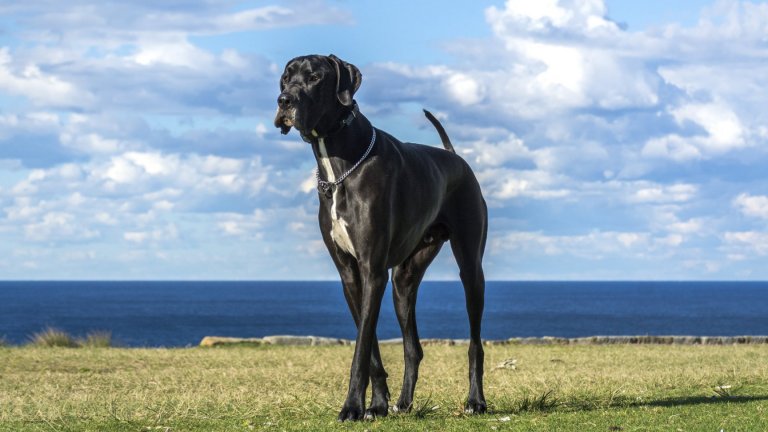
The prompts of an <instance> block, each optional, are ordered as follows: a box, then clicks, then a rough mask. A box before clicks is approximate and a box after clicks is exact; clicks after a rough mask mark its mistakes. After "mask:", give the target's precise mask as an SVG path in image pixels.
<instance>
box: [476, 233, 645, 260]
mask: <svg viewBox="0 0 768 432" xmlns="http://www.w3.org/2000/svg"><path fill="white" fill-rule="evenodd" d="M652 239H653V238H652V237H651V235H650V234H649V233H645V232H614V231H592V232H590V233H587V234H579V235H547V234H544V233H542V232H525V231H514V232H510V233H507V234H505V235H503V236H499V237H496V238H492V239H491V240H490V241H491V244H490V246H491V247H490V249H491V252H492V253H495V254H498V253H501V252H516V253H524V254H544V255H550V256H557V255H570V256H574V257H579V258H583V259H588V260H602V259H605V258H607V257H612V256H614V255H615V254H621V255H630V256H632V255H643V254H645V253H646V252H648V251H649V247H650V246H651V240H652Z"/></svg>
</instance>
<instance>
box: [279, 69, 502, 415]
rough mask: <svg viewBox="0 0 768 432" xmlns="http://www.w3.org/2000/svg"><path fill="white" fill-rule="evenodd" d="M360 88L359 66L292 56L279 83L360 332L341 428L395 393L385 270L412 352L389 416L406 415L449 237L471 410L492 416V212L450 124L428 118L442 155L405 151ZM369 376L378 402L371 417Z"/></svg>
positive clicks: (284, 121) (287, 122) (282, 112)
mask: <svg viewBox="0 0 768 432" xmlns="http://www.w3.org/2000/svg"><path fill="white" fill-rule="evenodd" d="M361 81H362V75H361V73H360V71H359V70H358V68H357V67H355V66H354V65H352V64H350V63H347V62H345V61H342V60H341V59H339V58H338V57H336V56H334V55H330V56H321V55H309V56H302V57H296V58H294V59H293V60H291V61H289V62H288V64H287V65H286V66H285V71H284V72H283V75H282V77H281V79H280V96H279V97H278V99H277V104H278V109H277V114H276V117H275V127H278V128H280V129H281V132H282V133H283V134H287V133H288V131H290V129H291V127H295V128H296V129H297V130H298V131H299V132H300V133H301V137H302V138H303V139H304V141H306V142H307V143H309V145H311V146H312V152H313V153H314V155H315V159H316V160H317V171H316V174H317V183H318V196H319V198H320V210H319V219H320V231H321V232H322V236H323V240H324V242H325V245H326V247H327V248H328V252H329V253H330V255H331V258H332V259H333V262H334V264H335V265H336V268H337V269H338V271H339V275H340V276H341V281H342V284H343V286H344V296H345V297H346V300H347V304H348V306H349V309H350V311H351V312H352V317H353V318H354V320H355V324H356V325H357V340H356V344H355V354H354V357H353V358H352V367H351V372H350V380H349V392H348V393H347V398H346V401H345V402H344V406H343V407H342V409H341V412H340V413H339V420H340V421H345V420H360V419H363V418H364V419H372V418H374V417H375V416H385V415H387V410H388V404H389V389H388V388H387V373H386V372H385V371H384V366H383V364H382V362H381V356H380V354H379V344H378V340H377V338H376V322H377V321H378V317H379V309H380V306H381V300H382V296H383V294H384V290H385V288H386V286H387V280H388V279H389V269H392V286H393V294H394V302H395V311H396V313H397V319H398V322H399V323H400V329H401V330H402V333H403V345H404V352H405V355H404V357H405V373H404V376H403V387H402V391H401V393H400V398H399V399H398V401H397V404H396V405H394V406H393V407H392V410H393V411H408V410H410V408H411V405H412V402H413V391H414V388H415V386H416V380H417V378H418V371H419V363H420V362H421V359H422V358H423V355H424V354H423V351H422V349H421V344H420V342H419V335H418V332H417V330H416V293H417V291H418V288H419V283H420V282H421V280H422V278H423V277H424V272H425V271H426V270H427V266H429V264H430V263H431V262H432V260H433V259H434V258H435V256H436V255H437V253H438V252H439V251H440V248H441V247H442V245H443V243H444V242H445V241H447V240H448V241H450V242H451V249H452V251H453V255H454V256H455V257H456V262H457V263H458V265H459V269H460V277H461V281H462V284H463V285H464V293H465V296H466V305H467V313H468V315H469V327H470V343H469V397H468V398H467V403H466V407H465V411H466V412H467V413H475V414H480V413H484V412H485V411H486V402H485V396H484V395H483V346H482V341H481V340H480V322H481V320H482V315H483V302H484V291H485V278H484V276H483V267H482V259H483V251H484V249H485V241H486V233H487V225H488V216H487V207H486V204H485V200H484V199H483V196H482V194H481V192H480V186H479V184H478V182H477V179H476V178H475V175H474V174H473V173H472V170H471V169H470V167H469V165H468V164H467V163H466V162H465V161H464V159H462V158H461V157H459V156H458V155H456V153H455V152H454V150H453V146H452V145H451V142H450V140H449V139H448V136H447V134H446V133H445V130H444V129H443V127H442V125H440V123H439V122H438V121H437V119H436V118H434V116H432V115H431V114H430V113H429V112H427V111H426V110H425V114H426V116H427V118H428V119H429V120H430V121H431V122H432V124H433V125H434V126H435V128H436V129H437V131H438V133H439V135H440V138H441V139H442V141H443V146H444V147H445V149H442V148H436V147H430V146H425V145H420V144H413V143H403V142H400V141H399V140H397V139H396V138H394V137H392V136H391V135H389V134H388V133H386V132H384V131H382V130H379V129H376V128H374V127H373V126H372V125H371V122H370V121H369V120H368V119H367V118H366V117H365V116H364V115H362V114H361V113H360V111H359V110H358V106H357V103H356V102H355V100H354V99H353V96H354V94H355V92H356V91H357V89H358V88H359V87H360V83H361ZM369 379H370V381H371V385H372V398H371V404H370V406H369V407H368V409H367V410H366V406H365V392H366V388H367V386H368V380H369Z"/></svg>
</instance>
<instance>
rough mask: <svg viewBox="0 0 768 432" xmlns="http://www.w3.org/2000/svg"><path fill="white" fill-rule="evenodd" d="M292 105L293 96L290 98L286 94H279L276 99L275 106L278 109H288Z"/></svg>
mask: <svg viewBox="0 0 768 432" xmlns="http://www.w3.org/2000/svg"><path fill="white" fill-rule="evenodd" d="M292 103H293V96H291V95H290V94H288V93H281V94H280V96H278V97H277V106H279V107H280V108H283V109H285V108H288V107H290V106H291V104H292Z"/></svg>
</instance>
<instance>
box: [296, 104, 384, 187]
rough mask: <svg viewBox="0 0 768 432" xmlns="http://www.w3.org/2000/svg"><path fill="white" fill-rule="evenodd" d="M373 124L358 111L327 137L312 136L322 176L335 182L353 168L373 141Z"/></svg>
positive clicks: (312, 143)
mask: <svg viewBox="0 0 768 432" xmlns="http://www.w3.org/2000/svg"><path fill="white" fill-rule="evenodd" d="M372 132H373V130H372V125H371V122H370V121H368V119H367V118H366V117H365V116H364V115H362V114H360V113H358V114H356V115H355V118H354V119H352V121H350V122H349V123H348V124H347V125H345V127H343V128H341V129H340V130H338V131H337V132H336V133H334V134H331V135H328V136H325V137H319V136H318V137H311V138H309V142H310V144H311V145H312V152H313V153H314V154H315V160H316V161H317V167H318V170H319V172H320V178H321V179H322V180H325V181H330V182H333V181H334V180H336V179H337V178H339V176H341V175H342V174H343V173H345V172H346V171H347V170H349V169H350V168H352V167H353V166H354V165H355V163H357V162H358V161H359V160H360V158H361V157H362V156H363V155H364V154H365V151H366V150H367V149H368V147H369V145H370V143H371V135H372Z"/></svg>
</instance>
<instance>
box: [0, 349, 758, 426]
mask: <svg viewBox="0 0 768 432" xmlns="http://www.w3.org/2000/svg"><path fill="white" fill-rule="evenodd" d="M352 350H353V347H349V346H334V347H281V346H277V347H275V346H266V347H257V348H254V347H233V348H212V349H201V348H187V349H125V348H93V349H79V350H78V349H65V348H42V347H38V346H26V347H5V348H0V431H133V432H139V431H166V430H167V431H172V432H177V431H251V430H265V431H283V430H288V431H291V430H319V431H326V430H327V431H331V430H332V431H361V432H362V431H365V430H368V431H371V432H372V431H412V430H416V431H427V430H429V431H435V430H437V431H465V430H478V431H516V430H521V431H522V430H524V431H528V430H534V431H535V430H558V431H560V430H563V431H568V430H573V431H583V430H589V431H591V430H595V431H617V430H621V431H635V430H643V431H646V430H664V431H677V430H683V431H699V430H712V431H719V430H721V429H722V430H725V431H752V430H763V429H765V428H766V424H768V423H766V421H765V419H766V418H768V362H767V361H766V359H768V345H739V346H658V345H646V346H633V345H606V346H526V345H522V346H509V345H507V346H488V347H486V375H485V394H486V398H487V399H488V403H489V411H490V413H489V414H487V415H483V416H465V415H464V414H463V404H464V400H465V398H466V392H467V382H466V381H467V365H466V359H467V355H466V347H461V346H427V347H425V348H424V351H425V359H424V361H423V363H422V367H421V370H420V374H419V375H420V380H419V385H418V387H417V389H416V396H415V400H414V409H413V410H412V412H411V413H410V414H392V415H390V416H388V417H387V418H384V419H377V420H376V421H374V422H364V423H354V424H350V423H344V424H339V423H337V422H336V415H337V412H338V409H339V408H340V407H341V404H342V402H343V400H344V396H345V394H346V382H347V379H348V374H349V371H348V367H349V362H350V360H351V357H352ZM402 355H403V353H402V348H401V347H399V346H396V345H395V346H383V347H382V356H383V359H384V363H385V366H386V367H387V370H388V372H389V375H390V378H389V386H390V391H391V393H392V394H393V399H395V398H396V397H397V395H398V393H399V386H400V383H401V377H402V373H403V370H402ZM511 359H514V360H515V362H514V363H513V364H514V366H515V367H514V368H510V367H503V368H498V369H494V368H493V366H494V365H497V364H500V363H504V362H507V363H508V364H509V363H511V362H510V361H509V360H511Z"/></svg>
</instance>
